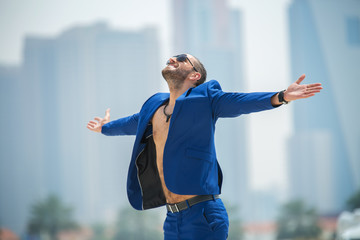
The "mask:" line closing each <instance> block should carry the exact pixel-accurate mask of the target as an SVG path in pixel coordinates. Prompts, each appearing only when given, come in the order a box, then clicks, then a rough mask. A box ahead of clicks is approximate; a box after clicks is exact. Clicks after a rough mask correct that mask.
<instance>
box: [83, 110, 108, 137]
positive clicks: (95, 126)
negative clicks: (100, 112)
mask: <svg viewBox="0 0 360 240" xmlns="http://www.w3.org/2000/svg"><path fill="white" fill-rule="evenodd" d="M94 120H96V121H97V122H95V121H92V120H90V121H89V122H88V124H87V128H88V129H90V130H91V131H94V132H99V133H101V128H102V126H103V125H104V124H105V123H108V122H110V108H108V109H106V112H105V117H104V118H100V117H95V118H94Z"/></svg>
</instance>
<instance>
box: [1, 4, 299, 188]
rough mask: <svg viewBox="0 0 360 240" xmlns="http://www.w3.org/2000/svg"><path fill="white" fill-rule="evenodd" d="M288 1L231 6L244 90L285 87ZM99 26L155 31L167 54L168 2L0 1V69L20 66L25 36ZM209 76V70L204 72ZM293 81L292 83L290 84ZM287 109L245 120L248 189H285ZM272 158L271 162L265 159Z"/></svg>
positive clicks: (168, 44)
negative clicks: (237, 21)
mask: <svg viewBox="0 0 360 240" xmlns="http://www.w3.org/2000/svg"><path fill="white" fill-rule="evenodd" d="M289 2H290V0H272V1H268V0H247V1H245V0H243V1H241V0H232V1H231V5H232V6H236V7H239V8H240V9H241V11H242V12H243V16H244V19H243V20H244V22H243V26H244V31H245V32H244V37H245V39H244V43H245V46H244V47H245V64H246V65H245V73H244V75H245V77H246V81H247V89H234V91H279V90H282V89H285V88H286V87H287V86H288V84H289V83H290V79H289V75H290V73H289V71H290V69H289V67H290V63H289V56H288V44H289V43H288V35H287V31H288V29H287V28H288V26H287V6H288V4H289ZM99 20H103V21H106V22H108V23H109V25H110V27H112V28H115V29H136V28H141V27H143V26H148V25H155V26H157V27H158V28H159V33H160V36H161V41H162V46H164V48H163V51H162V53H161V56H162V58H164V62H165V59H166V58H167V56H169V54H170V47H169V46H170V41H171V38H170V33H171V23H172V21H179V19H172V16H171V11H170V1H167V0H152V1H149V0H131V1H125V0H76V1H72V0H26V1H23V0H0V33H1V38H0V64H19V63H20V62H21V55H22V47H23V46H22V44H23V38H24V36H25V35H42V36H56V35H58V34H59V33H61V32H62V31H63V30H65V29H67V28H69V27H71V26H73V25H75V24H81V25H87V24H91V23H94V22H96V21H99ZM208 71H211V69H208ZM294 80H296V79H294ZM291 109H292V108H291V106H285V107H282V108H281V109H278V110H275V111H270V112H266V113H261V114H254V115H250V116H249V117H248V119H249V122H250V135H249V141H250V146H251V151H250V167H251V176H252V178H251V183H252V185H253V187H254V188H257V189H262V188H268V187H270V186H278V187H280V188H284V187H286V175H285V167H286V165H285V154H284V153H285V143H286V138H287V137H288V136H289V134H290V131H291V124H290V113H291ZM269 156H272V157H269Z"/></svg>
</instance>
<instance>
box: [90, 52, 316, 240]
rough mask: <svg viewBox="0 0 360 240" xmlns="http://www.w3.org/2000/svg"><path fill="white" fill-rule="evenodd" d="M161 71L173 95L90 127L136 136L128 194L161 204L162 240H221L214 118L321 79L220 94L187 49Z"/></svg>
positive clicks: (137, 203)
mask: <svg viewBox="0 0 360 240" xmlns="http://www.w3.org/2000/svg"><path fill="white" fill-rule="evenodd" d="M162 75H163V77H164V78H165V80H166V82H167V84H168V86H169V90H170V93H157V94H155V95H153V96H152V97H150V98H149V99H148V100H147V101H146V102H145V103H144V105H143V106H142V108H141V110H140V112H139V113H136V114H134V115H132V116H129V117H125V118H120V119H118V120H115V121H112V122H110V109H107V110H106V114H105V117H104V118H99V117H96V118H95V120H96V121H89V123H88V125H87V128H88V129H90V130H92V131H95V132H101V133H103V134H105V135H136V139H135V144H134V148H133V154H132V158H131V162H130V166H129V173H128V180H127V192H128V198H129V201H130V203H131V205H132V206H133V207H134V208H135V209H138V210H145V209H149V208H154V207H159V206H162V205H165V204H166V207H167V210H168V213H167V217H166V220H165V223H164V236H165V239H166V240H170V239H226V238H227V235H228V226H229V221H228V216H227V213H226V210H225V207H224V205H223V203H222V201H221V199H220V198H219V194H220V193H221V185H222V172H221V168H220V166H219V164H218V161H217V159H216V153H215V145H214V131H215V123H216V121H217V119H218V118H219V117H236V116H239V115H241V114H246V113H251V112H258V111H263V110H268V109H273V108H275V107H278V106H280V105H282V104H284V103H288V102H289V101H293V100H297V99H300V98H308V97H311V96H314V95H315V93H318V92H320V90H321V89H322V87H321V84H320V83H316V84H307V85H300V83H301V82H302V81H303V79H304V78H305V75H302V76H301V77H300V78H299V79H298V80H297V81H296V82H295V83H293V84H291V85H290V86H289V87H288V88H287V90H284V91H281V92H268V93H228V92H223V91H222V90H221V87H220V85H219V83H218V82H217V81H215V80H212V81H209V82H207V83H204V82H205V80H206V70H205V68H204V66H203V65H202V63H201V62H200V61H199V60H198V59H197V58H195V57H194V56H191V55H189V54H181V55H177V56H174V57H172V58H170V59H169V60H168V62H167V64H166V67H165V68H164V69H163V70H162ZM139 231H141V229H139Z"/></svg>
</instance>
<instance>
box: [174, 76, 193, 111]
mask: <svg viewBox="0 0 360 240" xmlns="http://www.w3.org/2000/svg"><path fill="white" fill-rule="evenodd" d="M191 87H192V86H190V85H189V84H186V82H184V84H182V86H181V87H177V88H175V87H173V86H171V84H169V91H170V99H169V107H171V108H173V107H174V106H175V101H176V99H177V98H178V97H180V96H181V95H183V94H184V92H186V91H187V90H189V88H191Z"/></svg>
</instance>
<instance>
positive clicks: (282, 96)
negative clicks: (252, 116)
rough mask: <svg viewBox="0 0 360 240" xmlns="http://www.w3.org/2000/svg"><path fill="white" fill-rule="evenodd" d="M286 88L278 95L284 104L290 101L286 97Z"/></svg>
mask: <svg viewBox="0 0 360 240" xmlns="http://www.w3.org/2000/svg"><path fill="white" fill-rule="evenodd" d="M285 91H286V90H282V91H280V92H279V95H278V98H279V102H281V103H282V104H288V103H289V102H288V101H286V100H285V99H284V93H285Z"/></svg>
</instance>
